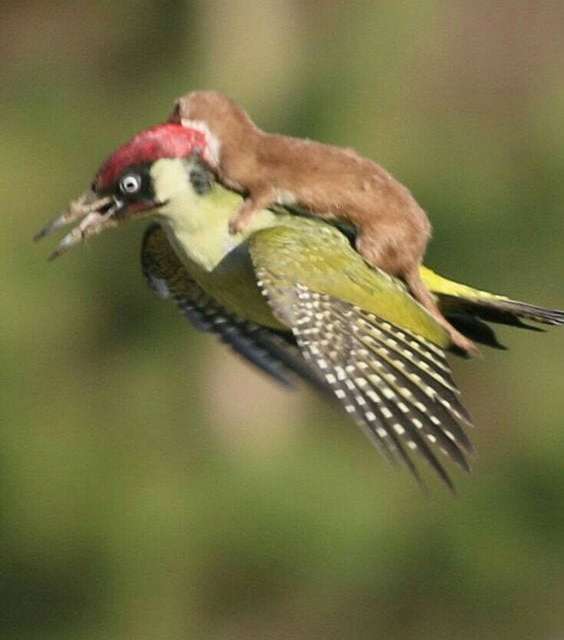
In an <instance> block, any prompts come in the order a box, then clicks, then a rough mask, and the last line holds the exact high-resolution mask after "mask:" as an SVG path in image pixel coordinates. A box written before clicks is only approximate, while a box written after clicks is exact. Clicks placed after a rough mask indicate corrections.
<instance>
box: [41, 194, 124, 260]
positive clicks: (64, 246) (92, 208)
mask: <svg viewBox="0 0 564 640" xmlns="http://www.w3.org/2000/svg"><path fill="white" fill-rule="evenodd" d="M125 208H126V205H125V203H124V202H123V201H122V200H119V199H118V198H116V197H115V196H103V197H99V196H97V195H96V194H95V193H94V192H93V191H91V190H89V191H86V192H85V193H83V194H82V195H81V196H80V197H79V198H77V199H76V200H73V201H72V202H71V203H70V205H69V206H68V208H67V209H66V210H65V211H63V212H62V213H61V214H59V215H58V216H57V217H56V218H55V219H54V220H52V221H51V222H50V223H49V224H48V225H46V226H45V227H43V229H41V231H39V233H37V234H36V235H35V236H34V238H33V239H34V240H41V238H45V237H46V236H49V235H51V234H52V233H54V232H55V231H57V230H58V229H60V228H62V227H64V226H66V225H68V224H71V223H73V222H78V224H77V225H76V226H75V227H73V229H72V230H71V231H70V232H69V233H67V235H66V236H65V237H64V238H63V239H62V240H61V242H59V244H58V245H57V248H56V249H55V251H53V253H51V255H50V256H49V260H54V259H55V258H58V257H59V256H60V255H62V254H63V253H66V252H67V251H68V250H69V249H72V248H73V247H74V246H76V245H77V244H81V243H82V242H83V241H84V240H85V239H86V238H89V237H90V236H94V235H97V234H99V233H101V232H102V231H105V230H106V229H111V228H113V227H117V226H118V224H119V220H118V219H117V217H116V214H118V213H120V212H121V211H123V210H124V209H125Z"/></svg>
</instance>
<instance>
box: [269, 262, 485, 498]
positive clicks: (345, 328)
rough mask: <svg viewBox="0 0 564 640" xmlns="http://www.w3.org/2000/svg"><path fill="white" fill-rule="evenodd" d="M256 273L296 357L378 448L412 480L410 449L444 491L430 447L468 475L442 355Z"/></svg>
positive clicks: (458, 412) (459, 417)
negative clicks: (288, 329) (290, 335)
mask: <svg viewBox="0 0 564 640" xmlns="http://www.w3.org/2000/svg"><path fill="white" fill-rule="evenodd" d="M258 273H259V276H260V282H261V286H262V288H263V292H264V293H265V295H266V296H267V298H268V299H269V300H270V302H271V304H272V306H273V308H274V309H275V310H276V311H277V313H278V315H279V316H280V318H281V319H283V320H284V321H287V322H289V324H291V326H292V327H293V330H294V334H295V336H296V340H297V342H298V345H299V346H300V348H301V349H302V352H303V354H304V357H305V358H307V359H308V360H309V361H310V362H311V363H312V365H313V366H315V367H317V369H318V370H319V371H320V373H322V374H324V376H325V380H326V381H327V383H328V384H329V385H330V386H331V388H332V389H333V392H334V393H335V395H336V397H337V398H338V399H339V400H340V401H341V403H342V404H343V405H344V406H345V410H346V411H347V412H348V413H349V414H350V415H351V417H353V418H354V419H355V420H356V422H357V423H359V424H360V426H361V427H362V428H363V430H364V431H367V427H368V430H369V432H370V434H371V436H372V438H371V439H372V440H373V441H375V442H377V443H378V445H379V448H380V449H381V450H384V451H385V452H387V454H388V457H394V458H397V459H399V460H402V461H403V462H404V463H405V464H406V466H407V467H408V468H409V469H410V470H411V471H412V472H413V473H414V474H415V475H416V476H418V474H417V470H416V468H415V465H414V464H413V462H412V460H411V458H410V456H409V451H418V452H419V453H420V454H421V455H422V456H423V457H424V458H425V459H426V460H427V462H428V463H429V464H430V465H431V467H432V468H433V469H434V470H435V472H436V473H437V474H438V475H439V476H440V477H441V478H442V480H444V481H445V482H446V483H447V484H448V485H449V486H450V487H452V482H451V480H450V478H449V476H448V474H447V472H446V471H445V469H444V467H443V466H442V464H441V463H440V462H439V461H438V459H437V457H436V455H435V454H434V452H433V448H434V447H438V448H439V450H441V451H442V452H443V453H445V454H446V455H447V456H449V458H451V459H452V460H454V461H455V462H456V463H457V464H458V465H459V466H460V467H461V468H463V469H464V470H466V471H468V470H469V465H468V462H467V460H466V457H465V453H464V451H466V452H471V451H472V446H471V444H470V441H469V439H468V437H467V436H466V434H465V433H464V431H463V429H462V426H461V424H460V423H462V424H469V423H470V419H469V416H468V413H467V411H466V410H465V409H464V407H463V405H462V404H461V402H460V400H459V398H458V395H459V392H458V389H457V388H456V385H455V383H454V381H453V379H452V376H451V373H450V369H449V367H448V364H447V361H446V357H445V355H444V354H443V352H442V350H441V349H439V348H438V347H437V346H436V345H434V344H431V343H428V342H427V341H425V340H422V339H421V338H420V337H419V336H415V335H412V334H411V333H409V332H408V331H406V330H404V329H401V328H399V327H395V326H394V325H392V324H391V323H390V322H388V321H384V320H382V319H381V318H378V317H377V316H375V315H374V314H372V313H368V312H366V311H364V310H362V309H360V308H359V307H357V306H355V305H352V304H350V303H347V302H344V301H342V300H338V299H335V298H333V297H332V296H329V295H328V294H322V293H318V292H316V291H313V290H311V289H309V288H308V287H306V286H304V285H301V284H297V285H294V286H292V285H289V284H288V285H286V286H285V285H284V284H282V283H280V282H276V279H275V278H272V276H271V275H270V274H269V273H268V272H267V271H266V270H265V269H258ZM290 290H291V292H290ZM282 300H283V303H282V302H281V301H282Z"/></svg>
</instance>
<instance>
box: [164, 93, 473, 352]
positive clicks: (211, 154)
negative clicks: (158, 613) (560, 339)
mask: <svg viewBox="0 0 564 640" xmlns="http://www.w3.org/2000/svg"><path fill="white" fill-rule="evenodd" d="M169 121H171V122H177V123H180V124H184V125H186V126H190V127H194V128H200V129H201V130H203V131H204V133H205V134H206V137H207V140H208V148H207V149H205V151H204V154H203V157H204V160H206V161H207V162H208V163H209V164H210V165H211V168H212V169H214V170H215V171H216V173H217V174H218V177H219V179H220V180H221V181H222V182H223V183H224V184H225V185H226V186H228V187H230V188H233V189H236V190H237V191H240V192H242V193H243V194H245V196H246V197H245V200H244V202H243V204H242V205H241V207H240V208H239V209H238V211H237V212H236V213H235V215H234V216H233V217H232V218H231V221H230V230H231V232H232V233H237V232H239V231H241V230H243V229H244V228H245V227H246V226H247V225H248V223H249V221H250V220H251V218H252V217H253V215H254V214H255V213H256V212H257V211H259V210H261V209H265V208H268V207H270V206H272V205H273V204H279V205H297V206H299V207H300V208H302V209H305V210H307V211H308V212H311V213H312V214H314V215H317V216H319V217H321V218H325V219H333V220H335V219H336V220H339V221H343V222H347V223H349V224H351V225H353V226H354V227H355V228H356V230H357V237H356V248H357V250H358V251H359V253H360V254H361V255H362V256H363V257H364V258H365V259H366V260H367V261H368V262H369V263H370V264H371V265H373V266H374V267H378V268H380V269H382V270H383V271H386V272H387V273H389V274H391V275H393V276H397V277H399V278H401V279H402V280H403V281H404V282H405V283H406V284H407V286H408V287H409V289H410V291H411V293H412V295H413V296H414V298H415V299H416V300H417V301H418V302H420V303H421V304H422V305H423V306H424V307H425V309H427V311H428V312H429V313H430V314H431V315H432V316H433V317H434V318H435V319H436V320H437V322H439V323H440V324H441V325H442V326H443V327H444V329H445V330H446V331H447V332H448V334H449V336H450V338H451V340H452V342H453V343H454V344H455V345H456V346H457V347H459V348H460V349H461V350H463V351H464V352H465V353H466V354H471V353H472V354H476V353H478V349H477V347H476V346H475V345H474V343H473V342H471V341H470V340H468V339H467V338H466V337H465V336H463V335H462V334H461V333H459V332H458V331H457V330H456V329H455V328H454V327H453V326H452V325H451V324H450V323H449V322H448V320H447V319H446V318H445V317H444V316H443V314H442V313H441V312H440V310H439V308H438V306H437V304H436V302H435V299H434V297H433V296H432V294H431V293H430V292H429V291H428V289H427V287H426V286H425V285H424V283H423V281H422V280H421V276H420V274H419V267H420V265H421V262H422V260H423V255H424V253H425V249H426V247H427V243H428V241H429V238H430V236H431V224H430V223H429V220H428V218H427V215H426V213H425V212H424V211H423V209H421V207H420V206H419V205H418V204H417V202H416V201H415V199H414V197H413V196H412V195H411V193H410V192H409V191H408V189H406V187H404V186H403V185H402V184H401V183H400V182H398V181H397V180H396V179H395V178H393V177H392V176H391V175H390V174H389V173H388V172H387V171H386V170H385V169H383V168H382V167H381V166H379V165H378V164H376V163H375V162H372V161H371V160H368V159H367V158H363V157H362V156H361V155H359V154H358V153H356V151H354V150H353V149H344V148H340V147H336V146H332V145H327V144H321V143H319V142H314V141H313V140H302V139H299V138H291V137H289V136H283V135H275V134H270V133H266V132H265V131H261V130H260V129H259V128H258V127H257V126H256V125H255V124H254V123H253V122H252V120H251V119H250V118H249V116H248V115H247V113H246V112H245V111H244V110H243V109H242V108H241V107H239V106H238V105H237V104H235V103H234V102H233V101H232V100H230V99H229V98H227V97H226V96H224V95H223V94H221V93H218V92H215V91H194V92H192V93H188V94H187V95H185V96H183V97H182V98H179V99H178V100H177V101H176V103H175V107H174V111H173V113H172V114H171V116H170V117H169Z"/></svg>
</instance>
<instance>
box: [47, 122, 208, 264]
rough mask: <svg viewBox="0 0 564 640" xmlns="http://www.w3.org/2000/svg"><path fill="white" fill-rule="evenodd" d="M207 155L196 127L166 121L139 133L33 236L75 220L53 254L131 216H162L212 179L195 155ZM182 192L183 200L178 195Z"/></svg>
mask: <svg viewBox="0 0 564 640" xmlns="http://www.w3.org/2000/svg"><path fill="white" fill-rule="evenodd" d="M207 154H209V148H208V147H207V140H206V137H205V135H204V134H203V133H202V132H201V131H200V130H198V129H192V128H189V127H185V126H182V125H180V124H174V123H167V124H161V125H157V126H155V127H151V128H149V129H145V130H144V131H141V133H139V134H137V135H136V136H134V137H133V138H132V139H131V140H129V142H127V143H125V144H124V145H122V146H121V147H119V148H118V149H117V150H116V151H114V153H112V154H111V155H110V156H109V157H108V158H107V160H106V161H105V162H104V163H103V164H102V166H101V167H100V169H99V170H98V172H97V174H96V177H95V179H94V182H93V183H92V186H91V188H90V189H89V190H87V191H86V192H85V193H84V194H82V195H81V196H80V197H79V198H78V199H76V200H74V201H73V202H71V204H70V205H69V207H68V209H67V210H66V211H64V212H63V213H62V214H61V215H59V216H58V217H57V218H56V219H55V220H54V221H53V222H51V223H50V224H48V225H47V226H46V227H44V228H43V229H42V230H41V231H40V232H39V233H38V234H37V235H36V239H40V238H43V237H45V236H47V235H49V234H51V233H53V232H54V231H56V230H57V229H59V228H61V227H63V226H65V225H67V224H70V223H73V222H76V223H78V224H77V225H76V226H75V227H74V228H73V229H72V230H71V231H70V233H68V234H67V235H66V236H65V237H64V238H63V240H62V241H61V242H60V244H59V246H58V247H57V249H56V250H55V251H54V252H53V254H52V257H57V256H58V255H61V254H62V253H64V252H65V251H67V250H68V249H70V248H71V247H73V246H75V245H77V244H80V243H81V242H82V241H83V240H84V239H85V238H87V237H89V236H91V235H95V234H98V233H101V232H102V231H103V230H105V229H107V228H111V227H116V226H118V225H119V224H121V223H122V222H124V221H126V220H129V219H131V218H139V217H147V216H150V215H159V214H163V215H164V214H165V212H168V210H169V209H170V205H171V203H174V202H176V201H178V200H180V199H183V200H184V201H185V200H186V196H187V195H189V196H190V197H194V198H195V197H197V196H198V195H199V194H202V193H203V191H205V190H206V189H207V188H209V186H210V184H211V183H212V182H213V176H212V175H211V174H210V172H209V171H208V170H207V169H206V168H205V163H201V162H199V158H200V157H203V158H204V159H205V158H206V155H207ZM179 196H182V198H179Z"/></svg>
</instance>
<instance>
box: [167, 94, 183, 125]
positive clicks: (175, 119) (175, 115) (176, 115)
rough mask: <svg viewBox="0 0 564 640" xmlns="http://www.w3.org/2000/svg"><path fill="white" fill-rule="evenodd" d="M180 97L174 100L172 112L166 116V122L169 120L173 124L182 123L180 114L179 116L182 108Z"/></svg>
mask: <svg viewBox="0 0 564 640" xmlns="http://www.w3.org/2000/svg"><path fill="white" fill-rule="evenodd" d="M181 99H182V98H177V99H176V100H175V101H174V105H173V107H172V112H171V114H170V115H169V116H168V118H167V120H166V121H167V122H171V123H173V124H182V116H181V113H180V112H181V109H182V105H181V102H180V101H181Z"/></svg>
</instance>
